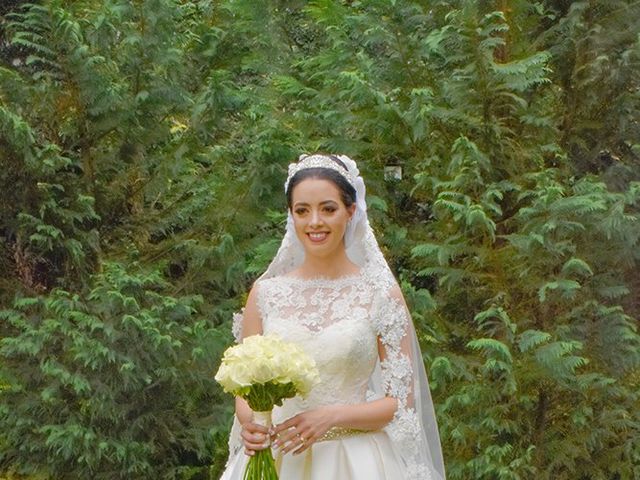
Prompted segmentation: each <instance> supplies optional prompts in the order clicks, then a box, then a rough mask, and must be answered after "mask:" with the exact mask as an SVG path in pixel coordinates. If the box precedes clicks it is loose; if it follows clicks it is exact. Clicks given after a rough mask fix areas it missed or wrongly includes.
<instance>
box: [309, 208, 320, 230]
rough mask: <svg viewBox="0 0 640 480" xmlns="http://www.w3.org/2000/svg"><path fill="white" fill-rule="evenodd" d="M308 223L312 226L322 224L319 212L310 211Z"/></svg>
mask: <svg viewBox="0 0 640 480" xmlns="http://www.w3.org/2000/svg"><path fill="white" fill-rule="evenodd" d="M309 225H310V226H312V227H315V226H319V225H322V217H321V216H320V212H319V211H318V210H313V211H312V212H311V218H310V219H309Z"/></svg>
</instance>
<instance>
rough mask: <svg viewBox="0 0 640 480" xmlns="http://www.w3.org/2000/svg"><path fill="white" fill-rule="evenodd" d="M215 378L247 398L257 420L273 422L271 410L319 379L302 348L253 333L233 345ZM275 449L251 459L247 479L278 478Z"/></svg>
mask: <svg viewBox="0 0 640 480" xmlns="http://www.w3.org/2000/svg"><path fill="white" fill-rule="evenodd" d="M215 379H216V380H217V381H218V383H220V385H222V388H223V389H224V391H225V392H228V393H231V394H233V395H236V396H240V397H242V398H244V399H245V400H246V401H247V403H248V404H249V407H251V409H252V410H253V411H254V415H255V421H256V423H260V424H262V425H264V426H266V427H267V428H269V427H270V426H271V410H273V407H274V405H278V406H280V405H282V401H283V400H284V399H285V398H291V397H294V396H296V395H303V396H304V395H306V394H307V393H308V392H309V391H310V390H311V388H312V387H313V385H314V384H315V383H316V382H317V380H318V370H317V368H316V365H315V362H314V361H313V359H311V358H310V357H309V356H308V355H307V354H306V353H305V352H304V351H303V350H302V349H301V348H299V347H298V346H297V345H295V344H293V343H288V342H284V341H282V340H280V339H279V338H277V337H275V336H271V335H266V336H263V335H252V336H250V337H246V338H245V339H244V340H243V341H242V343H241V344H239V345H235V346H233V347H229V348H228V349H227V350H226V351H225V352H224V355H223V357H222V363H221V364H220V368H219V369H218V373H217V374H216V377H215ZM277 478H278V475H277V473H276V468H275V462H274V460H273V456H272V455H271V449H265V450H259V451H257V452H256V454H255V455H254V456H252V457H251V458H250V459H249V463H248V464H247V469H246V470H245V474H244V479H245V480H277Z"/></svg>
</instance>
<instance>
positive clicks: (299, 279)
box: [280, 269, 362, 284]
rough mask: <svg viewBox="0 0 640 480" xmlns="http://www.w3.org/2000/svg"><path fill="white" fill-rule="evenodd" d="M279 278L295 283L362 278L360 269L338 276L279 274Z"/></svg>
mask: <svg viewBox="0 0 640 480" xmlns="http://www.w3.org/2000/svg"><path fill="white" fill-rule="evenodd" d="M280 278H282V279H284V280H287V281H291V282H295V283H303V284H326V283H329V284H336V283H338V284H339V283H349V282H352V281H354V280H359V279H361V278H362V269H360V270H359V271H358V273H350V274H348V275H341V276H340V277H327V276H326V275H318V276H316V277H308V278H305V277H298V276H295V275H281V276H280Z"/></svg>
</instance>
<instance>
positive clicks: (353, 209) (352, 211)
mask: <svg viewBox="0 0 640 480" xmlns="http://www.w3.org/2000/svg"><path fill="white" fill-rule="evenodd" d="M347 211H348V212H349V220H351V219H352V218H353V215H354V214H355V213H356V204H355V203H352V204H351V205H350V206H349V207H347Z"/></svg>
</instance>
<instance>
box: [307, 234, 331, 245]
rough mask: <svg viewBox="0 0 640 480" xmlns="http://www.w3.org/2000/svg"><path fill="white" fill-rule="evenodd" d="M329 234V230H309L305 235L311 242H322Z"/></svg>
mask: <svg viewBox="0 0 640 480" xmlns="http://www.w3.org/2000/svg"><path fill="white" fill-rule="evenodd" d="M328 236H329V232H309V233H307V237H309V240H311V243H322V242H324V241H325V240H326V239H327V237H328Z"/></svg>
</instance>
